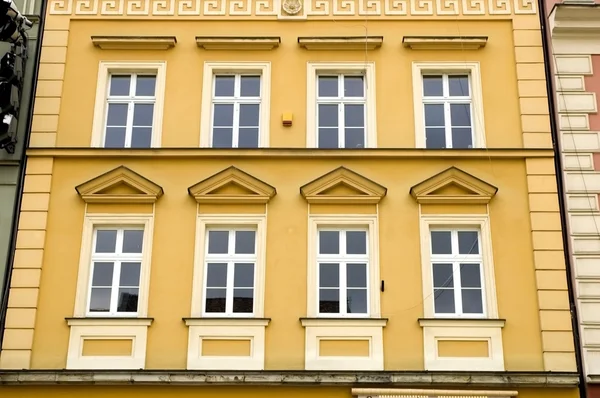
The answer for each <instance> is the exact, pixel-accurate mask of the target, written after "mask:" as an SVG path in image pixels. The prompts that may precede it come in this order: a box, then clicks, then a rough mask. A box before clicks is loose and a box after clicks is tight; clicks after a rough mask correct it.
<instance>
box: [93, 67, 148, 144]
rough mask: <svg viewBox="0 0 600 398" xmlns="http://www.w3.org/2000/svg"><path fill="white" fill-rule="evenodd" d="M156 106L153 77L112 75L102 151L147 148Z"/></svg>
mask: <svg viewBox="0 0 600 398" xmlns="http://www.w3.org/2000/svg"><path fill="white" fill-rule="evenodd" d="M155 104H156V75H143V74H127V75H121V74H118V75H117V74H111V75H110V83H109V89H108V97H107V107H106V108H107V112H106V129H105V132H104V147H105V148H150V147H151V146H152V127H153V119H154V107H155Z"/></svg>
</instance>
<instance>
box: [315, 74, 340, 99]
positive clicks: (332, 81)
mask: <svg viewBox="0 0 600 398" xmlns="http://www.w3.org/2000/svg"><path fill="white" fill-rule="evenodd" d="M318 85H319V94H318V96H319V97H337V96H338V77H337V76H319V80H318Z"/></svg>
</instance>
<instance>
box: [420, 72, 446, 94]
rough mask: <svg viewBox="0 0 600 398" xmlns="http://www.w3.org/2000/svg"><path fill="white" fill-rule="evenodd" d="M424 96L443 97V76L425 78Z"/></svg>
mask: <svg viewBox="0 0 600 398" xmlns="http://www.w3.org/2000/svg"><path fill="white" fill-rule="evenodd" d="M423 95H424V96H425V97H441V96H443V95H444V87H443V83H442V76H423Z"/></svg>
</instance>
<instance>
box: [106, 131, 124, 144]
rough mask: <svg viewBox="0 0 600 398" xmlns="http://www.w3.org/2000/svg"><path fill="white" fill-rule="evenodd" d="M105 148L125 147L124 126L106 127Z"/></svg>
mask: <svg viewBox="0 0 600 398" xmlns="http://www.w3.org/2000/svg"><path fill="white" fill-rule="evenodd" d="M104 147H105V148H124V147H125V127H108V128H107V129H106V137H104Z"/></svg>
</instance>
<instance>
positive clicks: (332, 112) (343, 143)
mask: <svg viewBox="0 0 600 398" xmlns="http://www.w3.org/2000/svg"><path fill="white" fill-rule="evenodd" d="M374 86H375V72H374V64H373V63H369V62H367V63H364V62H363V63H349V64H341V63H340V64H320V63H314V64H309V65H308V94H307V97H308V104H307V109H308V112H307V126H308V127H307V146H308V147H309V148H323V149H332V148H347V149H351V148H374V147H376V142H375V141H376V139H375V137H376V132H375V130H376V123H375V88H374Z"/></svg>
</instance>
